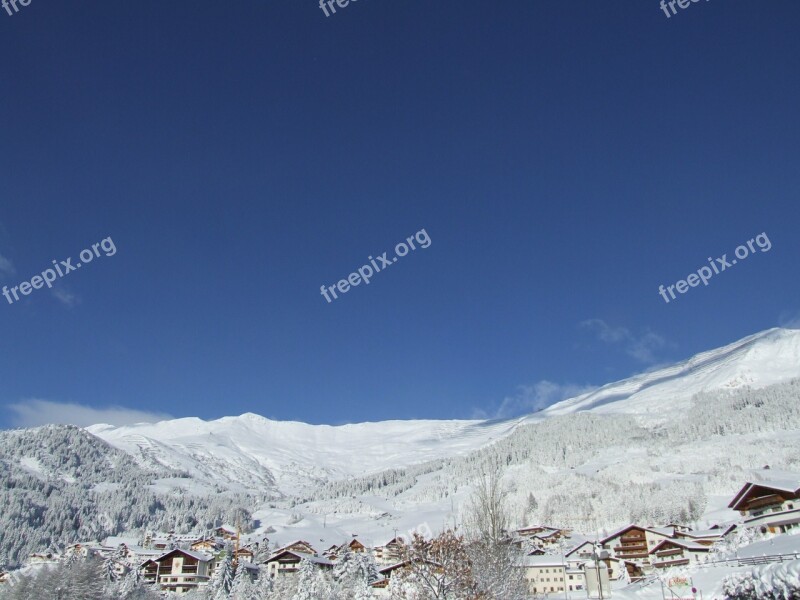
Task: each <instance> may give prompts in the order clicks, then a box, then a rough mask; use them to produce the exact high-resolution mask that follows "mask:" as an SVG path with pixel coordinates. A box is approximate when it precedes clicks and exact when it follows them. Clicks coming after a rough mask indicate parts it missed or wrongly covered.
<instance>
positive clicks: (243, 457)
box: [87, 329, 800, 495]
mask: <svg viewBox="0 0 800 600" xmlns="http://www.w3.org/2000/svg"><path fill="white" fill-rule="evenodd" d="M795 377H800V330H790V329H770V330H767V331H764V332H761V333H758V334H755V335H752V336H749V337H747V338H744V339H742V340H739V341H738V342H735V343H733V344H730V345H727V346H724V347H722V348H719V349H716V350H711V351H708V352H703V353H701V354H698V355H696V356H694V357H692V358H690V359H689V360H686V361H683V362H680V363H678V364H675V365H672V366H669V367H665V368H661V369H658V370H654V371H651V372H648V373H644V374H641V375H636V376H634V377H631V378H629V379H626V380H623V381H620V382H617V383H611V384H608V385H605V386H603V387H601V388H599V389H597V390H595V391H592V392H590V393H586V394H583V395H580V396H578V397H576V398H573V399H569V400H565V401H563V402H560V403H558V404H555V405H553V406H551V407H549V408H547V409H545V410H543V411H541V412H539V413H536V414H534V415H531V416H529V417H527V418H521V419H515V420H509V421H499V422H498V421H386V422H379V423H359V424H354V425H342V426H328V425H308V424H305V423H297V422H277V421H271V420H269V419H266V418H264V417H260V416H258V415H255V414H244V415H242V416H239V417H224V418H222V419H218V420H215V421H203V420H201V419H197V418H185V419H176V420H169V421H162V422H160V423H156V424H138V425H131V426H125V427H114V426H111V425H94V426H91V427H88V428H87V429H88V431H89V432H91V433H92V434H94V435H96V436H98V437H100V438H101V439H103V440H105V441H107V442H108V443H110V444H111V445H113V446H116V447H117V448H120V449H122V450H125V451H126V452H128V453H129V454H131V455H133V456H134V457H136V458H137V459H138V460H139V461H140V463H141V464H143V465H144V466H148V467H152V466H167V467H170V468H173V469H178V470H183V471H187V472H189V473H192V475H193V476H194V477H196V478H197V479H198V480H199V481H204V482H209V483H211V482H213V483H216V484H219V483H225V484H227V485H228V486H232V487H242V488H245V489H250V490H278V491H280V492H283V493H285V494H290V495H291V494H296V493H298V492H300V491H302V490H304V489H308V487H309V483H322V482H325V481H330V480H337V479H345V478H349V477H354V476H363V475H367V474H371V473H377V472H380V471H383V470H386V469H398V468H402V467H407V466H410V465H413V464H419V463H423V462H427V461H431V460H435V459H440V458H446V457H454V456H463V455H466V454H468V453H470V452H474V451H476V450H478V449H480V448H482V447H485V446H486V445H488V444H491V443H493V442H495V441H497V440H499V439H502V438H504V437H506V436H508V435H509V434H511V433H513V432H514V431H515V430H516V429H517V428H518V427H519V426H521V425H522V424H531V423H538V422H541V421H544V420H546V419H550V418H553V417H556V416H564V415H569V414H573V413H577V412H585V411H589V412H593V413H598V414H607V415H620V414H627V415H632V416H633V415H637V416H639V417H645V418H646V419H648V420H651V421H652V422H654V423H658V422H662V421H665V420H668V419H670V418H672V417H673V416H674V415H675V414H676V413H681V412H684V411H685V410H686V409H687V408H688V407H689V406H690V403H691V399H692V397H693V396H695V394H698V393H702V392H713V391H719V390H732V389H738V388H743V387H744V386H749V387H750V388H753V389H758V388H763V387H765V386H768V385H770V384H774V383H779V382H782V381H787V380H789V379H792V378H795Z"/></svg>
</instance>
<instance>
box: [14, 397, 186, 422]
mask: <svg viewBox="0 0 800 600" xmlns="http://www.w3.org/2000/svg"><path fill="white" fill-rule="evenodd" d="M7 408H8V409H9V410H10V411H11V425H12V426H13V427H38V426H40V425H78V426H79V427H86V426H88V425H97V424H100V423H108V424H110V425H132V424H133V423H155V422H157V421H163V420H165V419H171V418H172V417H171V416H170V415H168V414H164V413H151V412H147V411H143V410H136V409H132V408H124V407H121V406H107V407H103V408H94V407H91V406H84V405H82V404H74V403H71V402H53V401H51V400H39V399H31V400H23V401H21V402H16V403H14V404H9V405H8V406H7Z"/></svg>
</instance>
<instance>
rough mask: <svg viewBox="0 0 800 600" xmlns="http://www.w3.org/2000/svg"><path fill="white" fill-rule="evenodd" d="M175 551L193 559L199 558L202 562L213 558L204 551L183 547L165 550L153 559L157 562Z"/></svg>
mask: <svg viewBox="0 0 800 600" xmlns="http://www.w3.org/2000/svg"><path fill="white" fill-rule="evenodd" d="M176 552H178V553H180V554H183V555H185V556H191V557H192V558H194V559H195V560H201V561H203V562H209V561H210V560H213V559H214V557H213V556H211V555H209V554H206V553H205V552H197V551H196V550H184V549H183V548H175V549H173V550H170V551H168V552H165V553H164V554H162V555H161V556H159V557H158V558H155V559H153V560H154V561H155V562H158V561H160V560H162V559H164V558H166V557H167V556H169V555H170V554H175V553H176Z"/></svg>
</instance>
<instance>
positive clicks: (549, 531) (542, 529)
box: [514, 525, 569, 539]
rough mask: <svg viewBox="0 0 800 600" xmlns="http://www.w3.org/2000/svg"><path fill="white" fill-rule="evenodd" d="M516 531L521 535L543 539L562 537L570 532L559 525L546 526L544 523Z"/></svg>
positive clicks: (567, 535)
mask: <svg viewBox="0 0 800 600" xmlns="http://www.w3.org/2000/svg"><path fill="white" fill-rule="evenodd" d="M514 533H516V534H517V536H519V537H523V538H524V537H533V536H536V537H540V538H542V539H551V538H553V537H555V538H556V539H558V538H560V537H569V532H568V531H565V530H563V529H559V528H557V527H546V526H544V525H529V526H528V527H523V528H522V529H517V530H516V531H515V532H514Z"/></svg>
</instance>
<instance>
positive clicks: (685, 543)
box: [650, 540, 711, 554]
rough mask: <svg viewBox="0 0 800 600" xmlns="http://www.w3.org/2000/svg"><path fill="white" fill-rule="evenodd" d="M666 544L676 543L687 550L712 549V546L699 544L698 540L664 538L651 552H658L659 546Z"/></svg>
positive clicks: (703, 550)
mask: <svg viewBox="0 0 800 600" xmlns="http://www.w3.org/2000/svg"><path fill="white" fill-rule="evenodd" d="M666 544H674V545H675V546H680V547H681V548H685V549H686V550H696V551H698V552H709V551H710V550H711V546H706V545H704V544H698V543H697V542H692V541H691V540H662V541H661V542H660V543H658V544H656V546H655V548H653V549H652V550H650V554H654V553H655V552H658V550H659V548H661V546H664V545H666Z"/></svg>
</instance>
